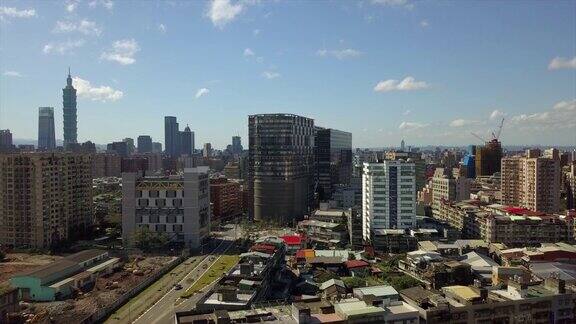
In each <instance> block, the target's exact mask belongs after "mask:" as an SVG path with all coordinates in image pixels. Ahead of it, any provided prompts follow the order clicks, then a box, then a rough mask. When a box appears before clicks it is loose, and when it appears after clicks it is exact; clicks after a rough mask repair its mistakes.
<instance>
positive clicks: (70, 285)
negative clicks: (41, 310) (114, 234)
mask: <svg viewBox="0 0 576 324" xmlns="http://www.w3.org/2000/svg"><path fill="white" fill-rule="evenodd" d="M119 261H120V259H118V258H110V257H109V256H108V252H106V251H101V250H85V251H82V252H78V253H75V254H72V255H69V256H67V257H65V258H63V259H61V260H58V261H54V262H52V263H50V264H48V265H45V266H43V267H40V268H38V269H34V270H31V271H28V272H24V273H21V274H17V275H15V276H13V277H12V278H11V279H10V283H11V284H12V286H13V287H16V288H18V289H19V292H20V296H21V298H22V299H23V300H32V301H54V300H59V299H65V298H67V297H69V296H70V295H71V294H72V293H74V292H75V291H78V290H82V289H85V288H88V287H90V286H91V285H92V284H93V283H94V282H95V280H96V278H97V277H98V276H99V275H106V274H109V273H111V272H112V271H114V269H116V268H117V267H118V266H119Z"/></svg>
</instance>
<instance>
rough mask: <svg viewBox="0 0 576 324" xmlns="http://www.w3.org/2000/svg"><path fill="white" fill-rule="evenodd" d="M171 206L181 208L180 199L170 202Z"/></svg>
mask: <svg viewBox="0 0 576 324" xmlns="http://www.w3.org/2000/svg"><path fill="white" fill-rule="evenodd" d="M172 205H173V206H174V207H182V199H180V198H177V199H174V200H172Z"/></svg>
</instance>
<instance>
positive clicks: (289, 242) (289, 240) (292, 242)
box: [282, 235, 302, 255]
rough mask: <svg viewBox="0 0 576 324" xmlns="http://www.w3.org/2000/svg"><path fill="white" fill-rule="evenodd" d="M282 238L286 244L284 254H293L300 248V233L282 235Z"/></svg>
mask: <svg viewBox="0 0 576 324" xmlns="http://www.w3.org/2000/svg"><path fill="white" fill-rule="evenodd" d="M282 240H284V243H285V244H286V254H287V255H294V254H296V251H298V250H300V249H301V248H302V237H300V235H284V236H282Z"/></svg>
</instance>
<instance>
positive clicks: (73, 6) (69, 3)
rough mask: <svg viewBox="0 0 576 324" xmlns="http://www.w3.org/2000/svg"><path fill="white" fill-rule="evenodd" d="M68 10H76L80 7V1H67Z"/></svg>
mask: <svg viewBox="0 0 576 324" xmlns="http://www.w3.org/2000/svg"><path fill="white" fill-rule="evenodd" d="M65 4H66V11H68V12H74V11H75V10H76V8H77V7H78V1H77V0H68V1H66V3H65Z"/></svg>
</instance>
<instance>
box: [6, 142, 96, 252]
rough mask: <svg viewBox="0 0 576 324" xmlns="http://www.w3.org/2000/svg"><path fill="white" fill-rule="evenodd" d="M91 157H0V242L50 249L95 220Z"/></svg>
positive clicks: (68, 155) (72, 237) (77, 235)
mask: <svg viewBox="0 0 576 324" xmlns="http://www.w3.org/2000/svg"><path fill="white" fill-rule="evenodd" d="M90 168H91V156H90V155H88V154H76V153H14V154H2V155H0V244H3V245H9V246H14V247H29V248H40V249H42V248H49V247H52V246H54V245H56V244H58V243H59V242H62V241H64V240H74V239H77V238H79V237H81V235H82V233H83V232H84V231H86V230H88V229H89V228H90V227H91V226H92V224H93V215H94V214H93V203H92V176H91V170H90Z"/></svg>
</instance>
